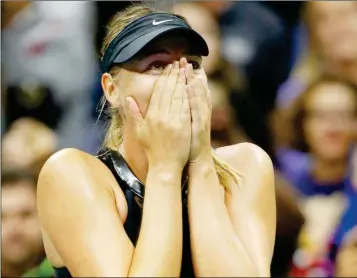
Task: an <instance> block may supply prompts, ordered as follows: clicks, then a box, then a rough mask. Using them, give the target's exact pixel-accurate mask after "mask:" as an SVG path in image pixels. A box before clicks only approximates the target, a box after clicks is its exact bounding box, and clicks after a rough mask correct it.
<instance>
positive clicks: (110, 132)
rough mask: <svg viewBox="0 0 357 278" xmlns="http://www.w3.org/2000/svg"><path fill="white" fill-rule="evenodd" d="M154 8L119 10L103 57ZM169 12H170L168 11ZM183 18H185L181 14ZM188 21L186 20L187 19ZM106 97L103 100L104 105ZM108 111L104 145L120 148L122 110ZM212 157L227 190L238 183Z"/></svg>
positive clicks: (234, 173)
mask: <svg viewBox="0 0 357 278" xmlns="http://www.w3.org/2000/svg"><path fill="white" fill-rule="evenodd" d="M154 12H156V11H154V10H153V9H151V8H149V7H145V6H143V5H138V4H133V5H131V6H129V7H128V8H126V9H125V10H123V11H121V12H118V13H117V14H116V15H115V16H114V17H113V18H112V20H111V21H110V23H109V24H108V26H107V35H106V37H105V39H104V41H103V45H102V49H101V56H102V58H103V56H104V53H105V51H106V49H107V48H108V46H109V44H110V42H111V41H112V40H113V39H114V38H115V37H116V36H117V35H118V34H119V33H120V32H121V31H122V30H123V29H124V28H125V27H126V26H127V25H128V24H130V23H131V22H132V21H134V20H136V19H138V18H140V17H142V16H145V15H148V14H151V13H154ZM167 13H168V12H167ZM179 17H180V18H182V19H183V20H185V18H183V17H181V16H179ZM185 21H186V20H185ZM118 69H119V68H118V67H115V66H114V67H113V68H112V69H111V70H110V71H109V73H110V74H111V75H112V76H115V75H116V74H117V73H118ZM104 103H105V98H103V100H102V104H103V107H104ZM107 113H108V114H109V118H110V121H109V125H108V128H107V132H106V135H105V139H104V142H103V147H104V148H107V149H114V150H118V149H119V147H120V145H121V144H122V141H123V132H122V131H123V121H122V116H123V115H121V114H120V111H119V110H118V109H117V108H114V107H109V108H108V111H107ZM212 157H213V161H214V165H215V168H216V171H217V175H218V178H219V181H220V183H221V185H222V186H223V187H224V188H225V189H226V190H227V189H229V184H230V183H231V182H234V183H236V184H238V176H239V175H238V173H237V171H235V170H234V169H233V168H232V167H231V166H229V165H228V164H227V163H225V162H224V161H222V160H220V159H219V158H218V157H217V156H216V155H215V153H214V151H212Z"/></svg>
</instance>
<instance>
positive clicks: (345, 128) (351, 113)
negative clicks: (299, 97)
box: [303, 83, 357, 160]
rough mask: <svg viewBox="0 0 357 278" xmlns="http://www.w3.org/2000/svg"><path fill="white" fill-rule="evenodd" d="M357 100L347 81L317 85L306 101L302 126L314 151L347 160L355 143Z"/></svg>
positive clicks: (321, 154) (318, 154)
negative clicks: (354, 129)
mask: <svg viewBox="0 0 357 278" xmlns="http://www.w3.org/2000/svg"><path fill="white" fill-rule="evenodd" d="M356 106H357V100H356V96H355V94H354V92H353V91H352V90H351V89H350V88H349V87H347V86H345V85H344V84H340V83H324V84H321V85H319V86H317V87H316V88H315V89H314V91H312V92H311V94H310V95H309V96H308V99H307V100H306V103H305V111H306V118H305V121H304V124H303V129H304V133H305V137H306V140H307V144H308V146H309V147H310V149H311V151H312V152H313V153H314V154H315V155H317V156H319V157H322V158H326V159H329V160H330V159H332V160H335V159H344V158H345V157H346V155H347V154H348V151H349V148H350V146H351V144H352V142H353V128H354V125H355V123H356V109H357V108H356Z"/></svg>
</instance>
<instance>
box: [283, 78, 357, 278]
mask: <svg viewBox="0 0 357 278" xmlns="http://www.w3.org/2000/svg"><path fill="white" fill-rule="evenodd" d="M356 104H357V91H356V88H355V87H354V86H353V85H351V84H350V83H347V82H345V81H343V80H341V79H339V78H335V77H330V76H322V77H320V78H319V79H317V80H315V82H313V83H312V84H311V85H310V86H309V87H308V88H307V90H306V91H305V92H303V93H302V94H301V95H300V97H299V98H298V99H297V100H296V102H295V103H294V105H293V106H292V107H291V109H289V110H287V111H285V113H286V115H285V116H286V118H285V119H283V120H284V121H286V123H288V124H289V125H288V127H287V126H286V125H284V123H282V124H280V128H281V129H282V130H283V132H281V133H280V134H284V136H285V138H284V139H285V140H286V142H284V146H283V147H280V149H279V150H278V154H277V157H278V159H279V164H280V169H281V171H282V172H283V173H284V175H285V176H286V177H287V178H288V180H289V181H291V182H292V183H293V185H294V186H295V188H296V189H297V190H298V191H299V192H300V197H301V198H300V199H301V205H302V206H301V207H302V210H303V213H304V216H305V218H306V223H305V227H304V229H303V233H302V237H301V239H302V241H301V250H302V251H303V252H304V253H307V254H308V256H307V257H306V258H310V257H312V258H313V260H312V261H313V263H312V264H315V263H316V262H317V261H318V262H319V263H318V264H319V265H318V267H319V268H320V267H321V265H320V264H321V262H320V261H322V260H325V259H326V257H327V255H328V252H330V251H329V246H330V244H331V242H330V241H331V237H332V235H333V234H334V233H335V231H336V228H337V230H338V233H337V234H338V236H337V234H336V236H337V237H336V236H334V238H333V240H332V241H333V242H335V243H336V242H337V245H338V244H339V243H338V242H339V239H338V238H340V237H341V235H343V234H344V233H345V232H346V229H347V226H346V225H345V223H347V222H346V221H344V220H343V219H344V217H345V216H344V215H345V214H346V213H347V210H348V203H349V200H350V198H352V196H354V195H355V194H356V193H355V190H354V189H353V187H352V169H353V168H352V163H351V162H352V161H351V160H352V159H351V157H352V150H353V148H354V146H355V140H354V126H355V123H356V122H357V105H356ZM281 114H284V113H281ZM284 136H283V137H284ZM286 149H287V150H288V151H286ZM291 149H294V150H297V151H299V152H301V154H302V155H306V157H305V161H303V162H304V163H302V164H300V165H297V163H296V161H295V160H294V158H293V157H292V155H291V152H290V150H291ZM353 198H354V197H353ZM346 205H347V207H346ZM345 208H347V210H345ZM341 217H342V218H341ZM297 258H298V257H297ZM299 258H300V259H301V258H302V257H301V256H299ZM296 263H297V264H298V265H299V267H300V264H301V265H302V264H305V263H300V262H296ZM332 263H333V261H332ZM307 264H309V263H307ZM324 264H325V263H324ZM330 264H331V261H330V262H326V264H325V266H324V267H323V268H325V269H326V271H328V272H331V269H332V268H331V267H330V266H329V265H330ZM309 267H310V265H309ZM298 275H301V274H298Z"/></svg>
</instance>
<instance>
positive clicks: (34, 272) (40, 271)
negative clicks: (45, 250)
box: [22, 259, 55, 278]
mask: <svg viewBox="0 0 357 278" xmlns="http://www.w3.org/2000/svg"><path fill="white" fill-rule="evenodd" d="M54 275H55V274H54V271H53V268H52V265H51V263H50V262H49V261H48V260H47V259H45V260H44V261H43V262H42V263H41V264H40V265H39V266H37V267H35V268H33V269H31V270H29V271H28V272H26V273H25V274H24V275H23V276H22V277H39V278H40V277H47V278H52V277H54Z"/></svg>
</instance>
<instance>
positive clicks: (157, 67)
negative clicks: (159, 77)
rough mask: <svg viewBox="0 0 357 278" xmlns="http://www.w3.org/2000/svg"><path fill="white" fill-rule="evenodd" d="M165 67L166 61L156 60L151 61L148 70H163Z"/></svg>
mask: <svg viewBox="0 0 357 278" xmlns="http://www.w3.org/2000/svg"><path fill="white" fill-rule="evenodd" d="M165 67H166V63H164V62H159V61H156V62H153V63H151V64H150V65H149V66H148V68H147V70H148V71H162V70H164V69H165Z"/></svg>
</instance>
